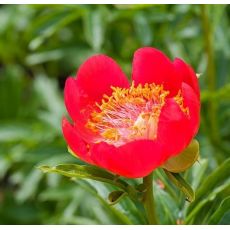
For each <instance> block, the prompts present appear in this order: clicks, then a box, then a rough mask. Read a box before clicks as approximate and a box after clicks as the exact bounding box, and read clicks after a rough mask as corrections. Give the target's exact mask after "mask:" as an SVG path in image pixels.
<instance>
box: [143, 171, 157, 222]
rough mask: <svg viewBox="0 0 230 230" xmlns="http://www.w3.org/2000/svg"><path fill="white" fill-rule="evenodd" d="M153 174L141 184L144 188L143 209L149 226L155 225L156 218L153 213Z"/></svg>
mask: <svg viewBox="0 0 230 230" xmlns="http://www.w3.org/2000/svg"><path fill="white" fill-rule="evenodd" d="M152 181H153V174H152V173H150V174H149V175H148V176H146V177H144V178H143V184H144V187H145V191H144V196H143V204H144V207H145V211H146V215H147V219H148V223H149V224H157V218H156V213H155V205H154V197H153V184H152V183H153V182H152Z"/></svg>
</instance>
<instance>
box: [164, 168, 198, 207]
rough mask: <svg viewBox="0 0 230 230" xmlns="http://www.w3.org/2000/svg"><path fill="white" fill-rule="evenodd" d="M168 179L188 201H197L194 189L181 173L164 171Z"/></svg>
mask: <svg viewBox="0 0 230 230" xmlns="http://www.w3.org/2000/svg"><path fill="white" fill-rule="evenodd" d="M164 171H165V173H166V175H167V176H168V178H169V179H170V180H171V181H172V183H173V184H174V185H176V186H177V187H178V188H179V189H180V190H181V191H182V192H183V193H184V194H185V196H186V200H187V201H189V202H193V201H194V200H195V193H194V191H193V189H192V187H191V186H190V185H189V184H188V183H187V182H186V181H185V180H184V178H183V177H182V176H181V175H180V174H179V173H172V172H169V171H167V170H166V169H164Z"/></svg>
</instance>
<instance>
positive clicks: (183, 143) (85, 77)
mask: <svg viewBox="0 0 230 230" xmlns="http://www.w3.org/2000/svg"><path fill="white" fill-rule="evenodd" d="M64 97H65V105H66V108H67V110H68V113H69V115H70V117H71V118H72V121H73V123H72V124H71V123H69V122H68V120H67V119H66V118H64V119H63V122H62V129H63V134H64V137H65V140H66V142H67V144H68V145H69V147H70V149H71V151H72V152H73V153H74V154H76V156H78V157H79V158H80V159H82V160H83V161H85V162H88V163H89V164H93V165H96V166H99V167H101V168H104V169H106V170H108V171H111V172H113V173H115V174H118V175H121V176H124V177H129V178H138V177H144V176H146V175H148V174H149V173H150V172H151V171H153V170H154V169H155V168H157V167H159V166H161V165H162V164H163V163H164V162H165V161H166V160H168V159H169V158H170V157H173V156H176V155H178V154H180V153H181V151H182V150H184V149H185V148H186V147H187V146H188V144H189V143H190V141H191V140H192V139H193V137H194V136H195V135H196V133H197V131H198V127H199V119H200V115H199V113H200V95H199V86H198V80H197V77H196V74H195V72H194V71H193V70H192V68H191V67H190V66H189V65H187V64H186V63H185V62H184V61H182V60H181V59H178V58H176V59H175V60H174V61H173V62H171V61H170V60H169V59H168V58H167V57H166V56H165V55H164V54H163V53H162V52H161V51H159V50H157V49H154V48H150V47H146V48H141V49H138V50H137V51H136V52H135V54H134V58H133V67H132V81H131V83H129V81H128V79H127V78H126V76H125V74H124V73H123V72H122V70H121V69H120V67H119V66H118V65H117V63H116V62H115V61H114V60H113V59H111V58H110V57H108V56H105V55H101V54H100V55H95V56H92V57H90V58H89V59H88V60H86V61H85V62H84V63H83V64H82V65H81V66H80V68H79V70H78V72H77V76H76V78H72V77H69V78H68V79H67V80H66V84H65V89H64Z"/></svg>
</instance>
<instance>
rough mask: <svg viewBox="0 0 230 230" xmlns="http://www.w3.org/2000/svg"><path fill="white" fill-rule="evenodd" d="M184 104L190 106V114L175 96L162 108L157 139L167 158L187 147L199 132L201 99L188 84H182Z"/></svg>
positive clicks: (167, 100)
mask: <svg viewBox="0 0 230 230" xmlns="http://www.w3.org/2000/svg"><path fill="white" fill-rule="evenodd" d="M182 96H183V97H184V105H185V106H188V108H189V112H190V114H189V116H187V115H186V114H185V113H184V112H182V110H181V108H180V107H179V105H178V104H177V103H176V102H175V101H174V99H173V98H169V99H166V103H165V105H164V107H163V108H162V111H161V114H160V118H159V123H158V136H157V141H158V142H160V144H161V145H162V146H163V148H164V153H165V156H167V157H166V159H165V160H167V158H168V157H170V156H175V155H177V154H179V153H180V152H181V151H183V150H184V149H185V147H186V146H187V145H188V144H189V143H190V142H191V140H192V138H193V137H194V136H195V134H196V133H197V130H198V127H199V112H200V110H199V100H198V98H197V95H196V94H195V92H194V90H193V89H192V88H191V87H190V86H189V85H187V84H185V83H183V84H182Z"/></svg>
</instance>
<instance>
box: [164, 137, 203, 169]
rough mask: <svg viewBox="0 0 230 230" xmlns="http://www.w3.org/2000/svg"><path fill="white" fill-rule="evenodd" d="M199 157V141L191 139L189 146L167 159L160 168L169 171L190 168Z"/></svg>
mask: <svg viewBox="0 0 230 230" xmlns="http://www.w3.org/2000/svg"><path fill="white" fill-rule="evenodd" d="M198 157H199V142H198V141H197V140H196V139H193V140H192V141H191V143H190V144H189V146H188V147H187V148H186V149H185V150H184V151H183V152H182V153H180V154H179V155H178V156H176V157H171V158H170V159H169V160H167V161H166V162H165V163H164V164H163V166H162V168H164V169H166V170H167V171H169V172H173V173H179V172H184V171H185V170H187V169H188V168H190V167H191V166H192V165H193V164H194V163H195V162H196V161H197V159H198Z"/></svg>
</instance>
